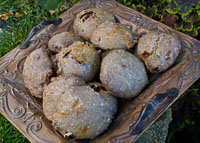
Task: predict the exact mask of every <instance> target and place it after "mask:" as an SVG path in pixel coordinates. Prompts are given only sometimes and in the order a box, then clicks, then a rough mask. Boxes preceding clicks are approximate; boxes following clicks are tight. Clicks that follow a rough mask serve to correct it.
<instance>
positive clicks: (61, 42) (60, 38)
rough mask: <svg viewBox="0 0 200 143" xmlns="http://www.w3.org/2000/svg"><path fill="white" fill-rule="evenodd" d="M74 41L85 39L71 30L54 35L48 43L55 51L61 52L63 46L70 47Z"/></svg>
mask: <svg viewBox="0 0 200 143" xmlns="http://www.w3.org/2000/svg"><path fill="white" fill-rule="evenodd" d="M74 41H83V40H82V39H81V37H79V36H77V35H75V34H73V33H70V32H62V33H59V34H56V35H54V36H53V37H52V38H51V39H50V40H49V43H48V47H49V49H50V50H51V51H53V52H56V53H58V52H60V51H61V50H62V49H63V48H65V47H68V46H69V45H71V44H72V43H73V42H74Z"/></svg>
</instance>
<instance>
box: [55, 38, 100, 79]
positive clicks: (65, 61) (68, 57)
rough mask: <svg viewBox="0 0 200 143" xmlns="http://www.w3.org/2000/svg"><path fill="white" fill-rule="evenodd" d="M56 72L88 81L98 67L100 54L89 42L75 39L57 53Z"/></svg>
mask: <svg viewBox="0 0 200 143" xmlns="http://www.w3.org/2000/svg"><path fill="white" fill-rule="evenodd" d="M57 59H58V68H59V70H58V74H61V75H65V76H69V75H75V76H78V77H80V78H81V79H83V80H84V81H90V80H91V79H92V78H93V77H94V76H95V75H96V73H97V71H98V70H99V68H100V55H99V53H98V51H97V50H96V49H95V46H94V45H93V44H90V43H87V42H86V43H84V42H79V41H76V42H74V43H73V44H72V45H71V46H69V47H68V48H67V49H63V50H62V51H61V52H60V53H59V54H58V55H57Z"/></svg>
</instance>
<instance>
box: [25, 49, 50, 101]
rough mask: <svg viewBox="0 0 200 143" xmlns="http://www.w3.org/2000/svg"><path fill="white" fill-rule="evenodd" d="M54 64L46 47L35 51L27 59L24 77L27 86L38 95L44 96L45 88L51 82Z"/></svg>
mask: <svg viewBox="0 0 200 143" xmlns="http://www.w3.org/2000/svg"><path fill="white" fill-rule="evenodd" d="M52 73H53V72H52V65H51V61H50V58H49V57H48V55H47V52H46V49H45V48H43V47H42V48H39V49H36V50H35V51H33V52H32V53H31V54H30V55H29V56H28V57H27V58H26V60H25V63H24V69H23V78H24V84H25V87H27V88H28V89H29V91H30V92H31V94H32V95H33V96H36V97H40V98H41V97H42V94H43V90H44V88H45V87H46V86H47V85H48V84H49V82H50V77H51V75H52Z"/></svg>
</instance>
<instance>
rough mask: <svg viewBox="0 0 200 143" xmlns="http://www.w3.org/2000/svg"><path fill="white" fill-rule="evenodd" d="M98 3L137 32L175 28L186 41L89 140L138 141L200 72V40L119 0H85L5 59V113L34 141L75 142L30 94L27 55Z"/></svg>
mask: <svg viewBox="0 0 200 143" xmlns="http://www.w3.org/2000/svg"><path fill="white" fill-rule="evenodd" d="M97 6H101V7H106V8H109V9H110V10H111V11H112V12H113V13H114V15H115V16H116V17H117V19H119V21H120V22H121V23H123V24H125V25H127V26H128V27H129V28H131V30H132V32H134V33H137V34H138V35H142V34H144V33H147V32H149V31H163V32H166V33H175V34H176V35H177V36H178V37H179V39H180V40H181V45H182V51H181V54H180V56H179V58H178V60H177V62H176V63H175V65H174V66H173V67H172V68H170V69H169V70H167V71H166V72H164V73H162V74H159V75H156V76H154V77H152V78H151V79H150V84H149V86H148V87H147V88H146V89H144V90H143V92H142V93H141V94H140V95H139V97H137V98H135V99H132V100H129V101H126V102H125V103H124V104H123V105H121V108H120V109H119V110H120V111H119V114H117V117H116V118H115V120H114V121H113V123H112V125H111V126H110V127H109V129H108V130H107V131H106V132H104V133H103V134H102V135H101V136H99V137H97V138H96V139H94V140H87V141H85V142H95V143H96V142H98V143H104V142H109V143H111V142H116V143H118V142H123V143H129V142H134V141H135V140H136V139H137V138H138V137H139V136H140V135H141V134H142V133H143V132H144V131H145V130H146V129H147V128H148V127H149V126H150V125H151V124H152V123H153V122H154V121H155V120H156V119H157V118H158V117H159V116H161V114H162V113H163V112H164V111H165V110H166V109H167V108H169V106H170V105H171V104H172V103H174V102H175V101H176V100H177V99H178V98H179V97H180V95H181V94H182V93H183V92H184V91H185V90H186V89H187V88H189V86H190V85H192V83H194V82H195V81H196V80H197V79H198V78H199V76H200V66H199V65H200V49H199V46H200V42H199V41H197V40H195V39H193V38H191V37H189V36H186V35H184V34H183V33H180V32H178V31H175V30H173V29H171V28H169V27H167V26H166V25H164V24H162V23H159V22H157V21H154V20H152V19H150V18H148V17H146V16H144V15H142V14H141V13H139V12H137V11H134V10H132V9H130V8H128V7H125V6H123V5H121V4H119V3H117V2H115V1H114V0H81V1H80V2H79V3H78V4H76V5H74V6H73V8H71V9H70V10H68V11H67V12H65V13H64V14H63V15H61V16H60V17H61V18H62V20H63V22H62V23H61V24H60V25H59V26H54V25H50V26H48V27H46V28H44V29H43V30H41V31H40V32H39V33H38V34H37V35H35V36H34V37H33V38H32V40H31V44H30V45H29V47H28V48H27V49H23V50H20V49H19V46H18V47H16V48H15V49H14V50H12V51H11V52H10V53H8V54H7V55H5V56H4V57H3V58H1V59H0V112H1V114H3V115H4V116H5V117H6V118H7V119H8V120H9V121H10V122H11V123H12V124H13V125H14V126H15V127H16V128H17V129H18V130H19V131H20V132H21V133H22V134H23V135H25V136H26V137H27V138H28V139H29V140H30V141H31V142H38V143H47V142H53V143H55V142H72V141H70V140H68V139H65V138H63V137H62V136H61V135H60V134H58V133H57V132H56V131H55V130H54V129H53V128H52V126H51V124H50V123H49V121H48V120H47V119H46V118H45V117H44V114H43V111H42V107H41V105H40V104H39V102H38V101H36V100H35V99H34V98H32V96H29V95H30V93H29V92H28V90H27V89H25V88H24V84H23V78H22V75H21V73H22V70H23V63H24V60H25V58H26V56H27V55H28V54H29V53H30V52H31V51H33V50H34V49H36V48H38V47H40V46H46V43H47V42H48V40H49V37H50V36H51V35H52V34H54V33H57V32H61V31H71V30H72V24H73V20H74V17H75V15H76V13H78V12H80V11H81V10H83V9H87V8H90V7H97ZM173 89H176V90H178V91H179V92H177V93H178V94H171V93H170V90H173ZM171 95H173V96H171ZM160 97H162V98H163V97H164V98H163V100H160V101H161V102H160V103H158V104H155V101H157V100H159V99H160ZM150 103H154V105H156V106H155V107H154V108H153V110H151V112H150V114H147V112H146V111H147V110H146V109H148V111H150V110H149V107H151V106H150V105H152V104H150ZM148 117H149V120H148ZM139 118H140V119H139ZM136 123H140V124H141V125H142V126H143V127H142V128H141V129H140V131H139V133H136V134H130V131H132V132H134V131H133V130H132V129H133V125H135V124H136ZM137 131H138V130H137ZM73 142H74V141H73ZM77 142H82V141H77Z"/></svg>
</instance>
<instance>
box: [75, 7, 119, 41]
mask: <svg viewBox="0 0 200 143" xmlns="http://www.w3.org/2000/svg"><path fill="white" fill-rule="evenodd" d="M106 20H109V21H113V22H115V17H114V16H113V15H112V14H111V13H110V12H109V11H108V10H107V9H105V8H90V9H86V10H83V11H81V12H80V13H78V14H77V15H76V19H75V20H74V26H73V29H74V32H75V34H77V35H79V36H81V37H83V38H84V39H86V40H90V36H91V34H92V32H93V31H94V30H95V29H96V28H97V26H98V25H99V24H101V23H103V22H105V21H106Z"/></svg>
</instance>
